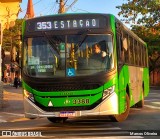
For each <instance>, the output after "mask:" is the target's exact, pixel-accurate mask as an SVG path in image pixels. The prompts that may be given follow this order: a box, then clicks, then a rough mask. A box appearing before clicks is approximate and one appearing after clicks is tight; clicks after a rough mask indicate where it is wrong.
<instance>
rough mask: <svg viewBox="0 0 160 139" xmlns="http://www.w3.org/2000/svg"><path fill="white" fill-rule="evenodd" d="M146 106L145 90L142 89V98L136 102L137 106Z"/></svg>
mask: <svg viewBox="0 0 160 139" xmlns="http://www.w3.org/2000/svg"><path fill="white" fill-rule="evenodd" d="M143 106H144V91H142V99H141V100H140V101H139V102H138V103H136V108H143Z"/></svg>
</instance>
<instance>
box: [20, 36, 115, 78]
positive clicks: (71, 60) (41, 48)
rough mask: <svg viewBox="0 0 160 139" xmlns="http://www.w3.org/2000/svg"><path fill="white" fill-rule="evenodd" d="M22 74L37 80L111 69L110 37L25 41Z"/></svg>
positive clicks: (111, 46) (61, 37)
mask: <svg viewBox="0 0 160 139" xmlns="http://www.w3.org/2000/svg"><path fill="white" fill-rule="evenodd" d="M23 62H24V63H23V65H24V72H25V73H26V74H28V75H29V76H36V77H45V78H46V77H47V78H48V77H49V78H50V77H51V78H54V77H73V76H86V75H91V74H96V73H98V72H104V71H109V70H110V69H112V68H113V67H114V59H113V44H112V35H110V34H96V35H95V34H91V35H89V34H88V35H86V36H84V35H83V36H82V35H56V36H47V35H46V36H43V37H33V38H26V39H25V41H24V61H23Z"/></svg>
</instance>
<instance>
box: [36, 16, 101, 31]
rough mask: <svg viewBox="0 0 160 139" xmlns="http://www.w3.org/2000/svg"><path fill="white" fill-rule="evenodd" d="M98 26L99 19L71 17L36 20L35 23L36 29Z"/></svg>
mask: <svg viewBox="0 0 160 139" xmlns="http://www.w3.org/2000/svg"><path fill="white" fill-rule="evenodd" d="M83 28H99V19H94V18H93V19H71V20H54V21H42V22H41V21H38V22H36V24H35V30H36V31H43V30H63V29H83Z"/></svg>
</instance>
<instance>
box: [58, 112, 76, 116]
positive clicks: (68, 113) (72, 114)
mask: <svg viewBox="0 0 160 139" xmlns="http://www.w3.org/2000/svg"><path fill="white" fill-rule="evenodd" d="M75 115H76V114H75V112H70V111H67V112H60V117H74V116H75Z"/></svg>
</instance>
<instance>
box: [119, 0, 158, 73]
mask: <svg viewBox="0 0 160 139" xmlns="http://www.w3.org/2000/svg"><path fill="white" fill-rule="evenodd" d="M117 8H118V9H120V12H119V13H118V15H119V16H122V18H123V19H122V21H124V22H125V23H130V24H131V27H132V31H134V32H135V33H136V34H137V35H138V36H139V37H140V38H142V39H143V40H144V41H145V42H147V44H148V52H149V66H150V67H149V68H150V72H151V71H153V70H154V69H156V68H160V3H158V1H157V0H126V3H124V4H122V5H121V6H117Z"/></svg>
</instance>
